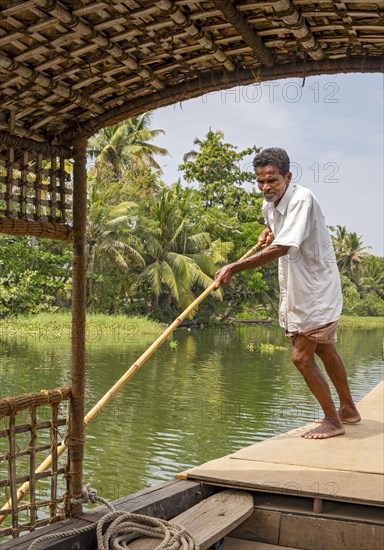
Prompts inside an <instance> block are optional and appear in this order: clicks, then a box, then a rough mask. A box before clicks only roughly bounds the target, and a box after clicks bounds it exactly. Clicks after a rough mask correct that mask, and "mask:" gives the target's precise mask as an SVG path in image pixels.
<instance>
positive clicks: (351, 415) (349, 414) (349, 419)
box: [315, 406, 361, 424]
mask: <svg viewBox="0 0 384 550" xmlns="http://www.w3.org/2000/svg"><path fill="white" fill-rule="evenodd" d="M337 412H338V414H339V418H340V420H341V421H342V422H343V424H357V423H358V422H360V420H361V416H360V414H359V411H358V410H357V409H356V407H351V406H343V407H340V409H339V410H338V411H337ZM315 422H317V423H318V424H322V423H323V422H324V418H317V419H316V420H315Z"/></svg>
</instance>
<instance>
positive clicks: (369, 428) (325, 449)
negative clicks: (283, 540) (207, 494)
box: [177, 382, 384, 512]
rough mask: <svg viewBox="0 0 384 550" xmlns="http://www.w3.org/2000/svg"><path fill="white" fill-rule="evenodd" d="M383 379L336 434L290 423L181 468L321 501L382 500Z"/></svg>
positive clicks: (196, 475)
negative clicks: (318, 434)
mask: <svg viewBox="0 0 384 550" xmlns="http://www.w3.org/2000/svg"><path fill="white" fill-rule="evenodd" d="M383 397H384V382H381V383H380V384H379V385H378V386H376V387H375V388H374V389H373V390H372V391H371V392H370V393H369V394H368V395H366V396H365V397H364V398H363V399H362V400H361V401H360V403H359V404H358V409H359V411H360V414H361V416H362V421H361V422H360V423H358V424H346V425H345V429H346V433H345V434H344V435H343V436H340V437H333V438H329V439H324V440H311V439H304V438H302V437H301V434H302V433H303V431H307V430H308V429H311V428H312V427H314V426H315V425H316V424H309V425H307V426H303V427H300V428H298V429H294V430H292V431H290V432H287V433H284V434H282V435H278V436H276V437H272V438H271V439H268V440H266V441H262V442H260V443H256V444H255V445H251V446H249V447H245V448H243V449H240V450H239V451H237V452H235V453H233V454H230V455H227V456H224V457H222V458H218V459H216V460H211V461H210V462H206V463H205V464H202V465H200V466H197V467H195V468H191V469H189V470H186V471H184V472H182V473H181V474H179V475H178V476H177V477H178V478H180V479H190V480H196V481H200V482H204V483H206V484H212V485H219V486H221V487H232V488H233V487H236V488H241V489H248V490H257V491H262V492H266V493H278V494H285V495H293V496H302V497H310V498H312V499H313V505H314V511H319V512H320V511H321V506H322V501H323V500H327V501H343V502H348V503H356V504H363V505H368V506H382V505H383V501H384V477H383V474H384V468H383V466H384V437H383V420H384V408H383V401H384V399H383Z"/></svg>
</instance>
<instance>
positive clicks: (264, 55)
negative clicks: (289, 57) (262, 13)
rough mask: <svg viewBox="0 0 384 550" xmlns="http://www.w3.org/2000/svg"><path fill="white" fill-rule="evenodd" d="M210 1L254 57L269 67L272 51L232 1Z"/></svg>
mask: <svg viewBox="0 0 384 550" xmlns="http://www.w3.org/2000/svg"><path fill="white" fill-rule="evenodd" d="M212 2H213V3H214V4H215V6H216V8H217V9H218V10H220V11H221V12H222V13H223V14H224V17H225V19H226V20H227V21H228V22H229V23H231V25H233V27H235V29H236V30H237V32H238V33H239V34H240V35H241V37H242V38H243V39H244V42H245V43H246V44H247V45H248V46H249V47H250V48H251V50H252V51H253V53H254V54H255V56H256V58H257V59H259V60H260V61H261V62H262V63H263V64H264V65H266V66H267V67H271V66H272V65H273V55H272V53H271V52H270V51H269V50H268V48H266V47H265V45H264V42H263V40H262V39H261V38H260V36H258V34H257V33H256V32H255V30H254V29H253V28H252V27H251V25H250V24H249V23H248V21H247V20H246V18H245V17H244V16H243V15H242V14H241V13H240V12H239V11H238V10H237V9H236V7H235V6H234V5H233V3H232V1H231V0H212Z"/></svg>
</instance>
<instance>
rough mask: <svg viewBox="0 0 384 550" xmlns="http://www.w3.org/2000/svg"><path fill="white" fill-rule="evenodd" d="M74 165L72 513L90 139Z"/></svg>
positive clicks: (77, 490)
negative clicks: (87, 165)
mask: <svg viewBox="0 0 384 550" xmlns="http://www.w3.org/2000/svg"><path fill="white" fill-rule="evenodd" d="M74 160H75V163H74V167H73V230H74V243H73V268H72V361H71V401H70V403H71V406H70V421H69V430H68V437H67V440H66V443H67V446H68V450H69V492H70V495H71V499H72V503H71V514H72V515H74V516H77V515H78V514H80V513H81V510H82V508H81V504H77V503H74V502H73V501H75V500H81V499H82V494H83V459H84V444H85V436H84V400H85V313H86V275H87V267H86V259H85V239H86V210H87V167H86V164H87V140H86V139H82V140H80V141H78V142H77V143H76V144H75V146H74Z"/></svg>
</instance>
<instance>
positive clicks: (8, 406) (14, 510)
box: [0, 387, 70, 538]
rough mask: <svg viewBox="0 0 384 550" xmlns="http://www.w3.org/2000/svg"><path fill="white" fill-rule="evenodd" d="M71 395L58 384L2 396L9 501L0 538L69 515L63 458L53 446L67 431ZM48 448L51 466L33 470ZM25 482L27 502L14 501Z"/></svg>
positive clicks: (0, 445)
mask: <svg viewBox="0 0 384 550" xmlns="http://www.w3.org/2000/svg"><path fill="white" fill-rule="evenodd" d="M69 396H70V389H69V388H67V387H62V388H58V389H55V390H50V391H41V392H40V393H31V394H27V395H22V396H18V397H9V398H5V399H2V400H0V422H1V424H2V426H1V429H0V488H1V495H2V498H1V500H2V502H6V501H8V500H9V499H11V500H12V503H11V506H10V508H9V509H8V510H0V517H1V516H4V515H5V516H7V517H6V518H5V521H4V525H5V527H3V528H1V529H0V538H2V537H7V536H8V537H9V536H11V537H13V538H16V537H18V536H19V534H20V533H21V532H23V531H33V530H35V529H36V528H37V527H40V526H42V525H47V524H49V523H52V522H54V521H55V520H57V519H60V518H63V517H65V516H66V515H68V502H67V500H68V499H67V495H68V491H67V475H66V474H67V466H66V459H65V455H63V456H62V457H59V456H58V453H57V448H58V445H59V444H60V442H61V439H62V437H63V435H64V432H65V430H66V428H65V426H66V424H67V415H66V410H65V407H66V404H67V403H66V402H68V400H69ZM49 452H50V453H51V454H52V465H51V468H50V469H48V470H46V471H44V472H40V473H37V472H36V466H37V465H38V463H39V462H40V458H45V457H46V455H47V453H49ZM28 470H29V473H27V474H25V472H26V471H28ZM20 472H22V474H20ZM26 482H28V483H29V492H28V495H27V498H28V496H29V500H28V501H27V500H26V499H25V500H24V501H21V502H20V503H18V499H17V493H18V491H20V488H21V487H22V486H23V484H24V483H26Z"/></svg>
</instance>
